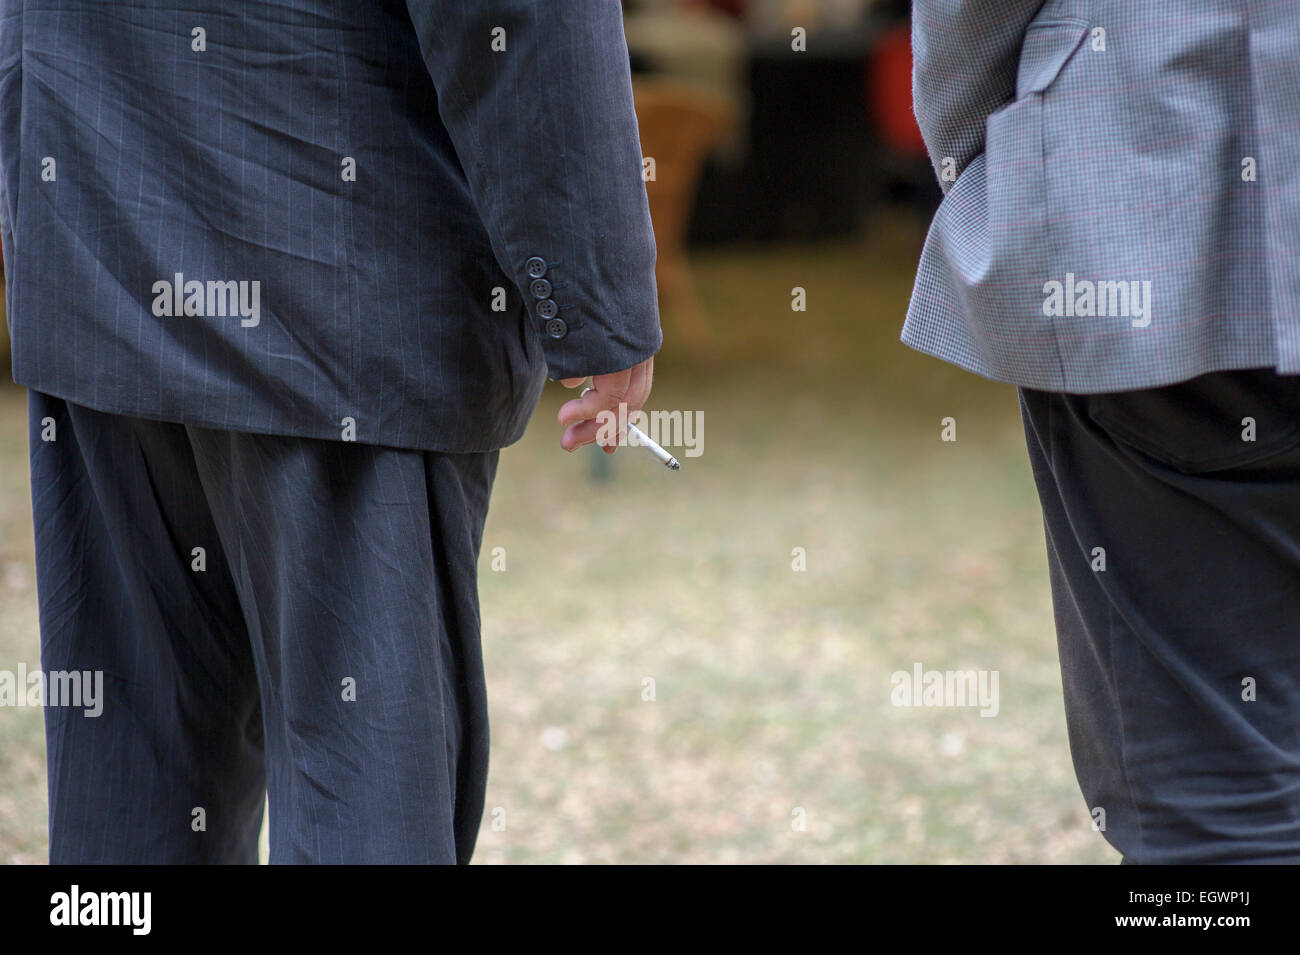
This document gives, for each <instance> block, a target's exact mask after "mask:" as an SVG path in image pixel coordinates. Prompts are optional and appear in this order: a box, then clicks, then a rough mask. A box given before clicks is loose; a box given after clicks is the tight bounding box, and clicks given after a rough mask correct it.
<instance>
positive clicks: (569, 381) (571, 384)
mask: <svg viewBox="0 0 1300 955" xmlns="http://www.w3.org/2000/svg"><path fill="white" fill-rule="evenodd" d="M586 380H587V379H586V378H561V379H560V384H562V385H564V387H565V388H577V387H578V386H579V385H580V384H582V383H583V382H584V381H586Z"/></svg>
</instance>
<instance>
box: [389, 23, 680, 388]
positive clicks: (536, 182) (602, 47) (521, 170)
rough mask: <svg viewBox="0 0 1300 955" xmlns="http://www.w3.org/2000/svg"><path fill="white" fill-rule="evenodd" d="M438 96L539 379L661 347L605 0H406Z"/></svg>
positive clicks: (643, 203) (592, 369) (635, 145)
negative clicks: (529, 340)
mask: <svg viewBox="0 0 1300 955" xmlns="http://www.w3.org/2000/svg"><path fill="white" fill-rule="evenodd" d="M407 8H408V10H409V11H410V15H411V20H412V22H413V24H414V26H415V29H416V33H417V35H418V38H419V43H420V49H421V53H422V55H423V58H424V62H425V65H426V66H427V67H428V70H429V74H430V76H431V77H432V79H433V84H434V87H435V88H436V90H437V93H438V108H439V112H440V113H441V117H442V121H443V124H444V125H445V126H446V128H447V131H448V133H449V134H450V136H451V139H452V142H453V144H454V146H455V149H456V153H457V155H458V157H459V159H460V162H461V165H462V167H463V168H464V170H465V174H466V176H467V178H468V180H469V187H470V190H471V192H472V194H473V197H474V202H475V204H476V206H477V208H478V211H479V215H480V217H481V218H482V220H483V223H484V225H485V227H486V228H487V231H488V234H489V236H490V238H491V241H492V248H493V251H494V253H495V255H496V257H497V260H498V261H499V263H500V265H501V267H502V269H503V270H504V271H505V272H506V274H507V275H509V276H511V278H512V279H513V280H514V282H515V284H516V285H517V287H518V290H519V292H520V294H521V295H523V299H524V304H525V308H526V309H527V311H528V315H529V321H530V323H531V325H532V327H533V328H534V330H535V332H536V334H537V335H538V336H539V339H540V341H541V346H542V350H543V352H544V354H545V356H546V361H547V365H548V368H549V374H550V377H551V378H571V377H573V378H576V377H581V376H585V375H595V374H605V373H608V372H613V371H619V370H621V369H624V368H629V367H631V366H632V365H635V364H637V363H638V362H640V361H643V360H645V359H646V358H648V357H650V356H651V355H653V354H654V353H655V352H657V351H658V350H659V346H660V344H661V342H662V335H661V332H660V328H659V308H658V299H657V292H656V287H655V278H654V265H655V241H654V232H653V230H652V228H651V224H650V210H649V206H648V203H647V199H646V189H645V183H644V181H643V179H642V174H641V169H642V154H641V144H640V138H639V134H638V129H637V120H636V113H635V112H634V110H633V106H632V81H631V74H630V70H629V65H628V52H627V41H626V39H625V37H624V33H623V15H622V9H621V6H620V4H619V2H618V0H407Z"/></svg>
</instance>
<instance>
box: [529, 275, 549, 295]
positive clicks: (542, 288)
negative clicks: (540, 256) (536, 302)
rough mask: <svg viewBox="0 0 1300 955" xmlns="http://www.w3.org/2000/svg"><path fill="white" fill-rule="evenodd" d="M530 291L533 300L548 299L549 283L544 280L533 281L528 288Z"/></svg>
mask: <svg viewBox="0 0 1300 955" xmlns="http://www.w3.org/2000/svg"><path fill="white" fill-rule="evenodd" d="M529 288H530V289H531V290H532V293H533V298H550V297H551V283H550V282H548V281H546V279H534V280H533V284H532V285H530V286H529Z"/></svg>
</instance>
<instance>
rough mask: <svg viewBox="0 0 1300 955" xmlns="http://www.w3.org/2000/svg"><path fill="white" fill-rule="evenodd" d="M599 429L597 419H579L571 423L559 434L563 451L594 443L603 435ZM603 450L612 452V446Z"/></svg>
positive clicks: (599, 425) (574, 449) (599, 424)
mask: <svg viewBox="0 0 1300 955" xmlns="http://www.w3.org/2000/svg"><path fill="white" fill-rule="evenodd" d="M601 430H602V429H601V423H600V422H598V421H579V422H577V423H576V424H571V425H569V426H568V427H567V428H565V429H564V433H563V434H562V435H560V447H562V448H563V449H564V450H565V451H576V450H577V449H578V448H580V447H582V446H583V445H586V444H596V443H597V439H598V438H603V437H605V435H604V434H602V433H601ZM605 450H607V451H611V452H612V451H613V446H611V447H609V448H606V449H605Z"/></svg>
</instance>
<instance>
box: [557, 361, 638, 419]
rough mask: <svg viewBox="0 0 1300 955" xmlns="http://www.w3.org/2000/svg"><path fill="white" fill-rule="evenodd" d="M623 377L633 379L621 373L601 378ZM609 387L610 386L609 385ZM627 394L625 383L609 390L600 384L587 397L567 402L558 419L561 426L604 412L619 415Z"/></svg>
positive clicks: (582, 396)
mask: <svg viewBox="0 0 1300 955" xmlns="http://www.w3.org/2000/svg"><path fill="white" fill-rule="evenodd" d="M621 375H627V376H628V377H629V378H630V377H631V374H630V372H620V373H619V375H613V376H606V375H602V376H601V378H602V379H603V378H606V377H610V378H615V379H617V378H619V377H620V376H621ZM607 387H608V385H607ZM626 394H627V385H626V384H625V383H620V382H617V381H616V382H614V384H613V387H611V388H609V390H603V389H602V388H601V386H600V384H599V383H597V385H596V387H595V388H593V389H592V390H589V391H588V392H587V393H586V394H585V395H581V396H579V397H577V398H574V399H572V400H570V401H566V402H565V403H564V404H562V405H561V406H560V410H559V412H558V413H557V414H556V418H557V419H558V420H559V422H560V424H573V423H574V422H575V421H586V420H587V419H588V418H594V417H596V416H597V415H598V414H600V413H601V412H602V411H613V412H615V413H617V411H618V405H619V402H620V401H622V400H624V397H625V396H626Z"/></svg>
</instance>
